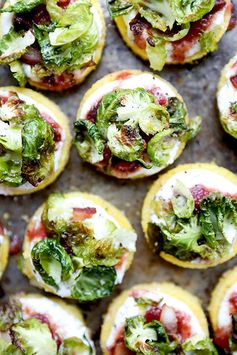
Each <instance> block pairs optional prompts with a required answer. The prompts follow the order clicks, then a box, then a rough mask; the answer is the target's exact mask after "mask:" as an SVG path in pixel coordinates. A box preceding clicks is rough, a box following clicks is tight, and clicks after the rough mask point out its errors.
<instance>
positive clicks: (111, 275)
mask: <svg viewBox="0 0 237 355" xmlns="http://www.w3.org/2000/svg"><path fill="white" fill-rule="evenodd" d="M115 280H116V271H115V269H114V267H106V266H95V267H92V268H83V270H82V272H81V273H80V275H79V276H78V278H77V279H76V280H75V282H76V283H75V286H74V287H73V288H72V297H73V298H75V299H79V300H80V301H93V300H95V299H98V298H102V297H106V296H109V295H110V294H111V292H112V290H113V287H114V284H115Z"/></svg>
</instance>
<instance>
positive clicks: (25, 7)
mask: <svg viewBox="0 0 237 355" xmlns="http://www.w3.org/2000/svg"><path fill="white" fill-rule="evenodd" d="M43 3H44V1H43V0H17V1H16V2H15V3H13V5H9V6H7V7H4V8H2V9H1V10H0V12H15V13H16V14H19V13H21V12H28V11H31V10H33V9H34V8H35V7H36V6H38V5H40V4H43Z"/></svg>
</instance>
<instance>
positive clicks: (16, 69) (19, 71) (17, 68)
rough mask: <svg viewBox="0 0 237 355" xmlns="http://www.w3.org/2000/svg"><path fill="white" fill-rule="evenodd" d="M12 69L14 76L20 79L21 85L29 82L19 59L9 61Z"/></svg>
mask: <svg viewBox="0 0 237 355" xmlns="http://www.w3.org/2000/svg"><path fill="white" fill-rule="evenodd" d="M9 66H10V70H11V72H12V75H13V76H14V78H15V79H16V80H17V81H18V83H19V85H20V86H25V85H26V83H27V78H26V75H25V72H24V70H23V67H22V64H21V62H20V61H18V60H14V61H13V62H11V63H9Z"/></svg>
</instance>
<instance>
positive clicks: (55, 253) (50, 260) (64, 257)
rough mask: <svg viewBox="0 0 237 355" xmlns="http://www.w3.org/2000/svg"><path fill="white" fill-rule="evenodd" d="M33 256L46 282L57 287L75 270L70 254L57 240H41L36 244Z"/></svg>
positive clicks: (33, 260) (36, 266) (37, 268)
mask: <svg viewBox="0 0 237 355" xmlns="http://www.w3.org/2000/svg"><path fill="white" fill-rule="evenodd" d="M31 257H32V262H33V265H34V267H35V269H36V270H37V271H38V273H39V274H40V276H41V277H42V279H43V280H44V282H45V283H47V284H48V285H50V286H54V287H55V288H58V285H59V283H60V282H61V280H63V281H64V280H66V279H68V278H69V277H70V275H71V273H72V271H73V265H72V260H71V258H70V256H69V255H68V254H67V253H66V251H65V250H64V248H63V247H62V246H61V245H60V244H59V242H58V241H57V240H54V239H49V238H46V239H43V240H40V241H39V242H37V243H36V244H35V245H34V247H33V249H32V251H31Z"/></svg>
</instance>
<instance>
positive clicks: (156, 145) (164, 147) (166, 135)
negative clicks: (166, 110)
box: [147, 129, 177, 166]
mask: <svg viewBox="0 0 237 355" xmlns="http://www.w3.org/2000/svg"><path fill="white" fill-rule="evenodd" d="M172 134H173V131H172V130H171V129H166V130H164V131H162V132H160V133H157V134H156V135H155V136H154V137H152V138H151V139H150V141H149V142H148V145H147V153H148V156H149V158H150V159H151V160H152V162H153V163H154V164H155V165H156V166H165V165H167V164H168V163H169V160H170V158H171V152H172V149H173V148H174V147H175V146H176V144H177V138H176V137H173V136H172Z"/></svg>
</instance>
